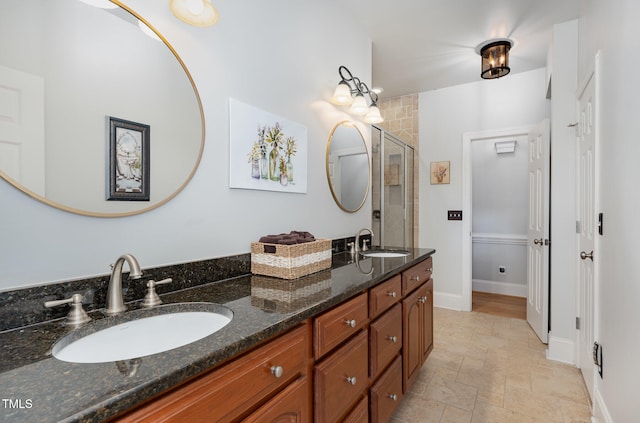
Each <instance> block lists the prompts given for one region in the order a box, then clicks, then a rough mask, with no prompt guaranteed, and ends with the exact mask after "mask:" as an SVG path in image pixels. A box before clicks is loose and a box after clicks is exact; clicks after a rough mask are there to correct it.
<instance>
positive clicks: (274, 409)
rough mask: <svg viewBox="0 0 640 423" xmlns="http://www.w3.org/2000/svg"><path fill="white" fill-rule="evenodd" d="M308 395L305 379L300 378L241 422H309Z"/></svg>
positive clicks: (307, 385)
mask: <svg viewBox="0 0 640 423" xmlns="http://www.w3.org/2000/svg"><path fill="white" fill-rule="evenodd" d="M309 393H310V392H309V383H308V381H307V378H306V377H302V378H300V379H298V380H296V381H295V382H293V383H292V384H291V385H289V386H287V387H286V388H285V389H284V390H283V391H282V392H280V393H279V394H278V395H276V396H275V397H274V398H273V399H271V400H269V402H267V403H266V404H265V405H263V406H262V407H260V409H258V411H256V412H254V413H252V414H251V415H250V416H249V417H247V418H246V419H243V420H242V421H243V423H266V422H287V423H307V422H310V421H311V420H310V419H311V416H310V415H309Z"/></svg>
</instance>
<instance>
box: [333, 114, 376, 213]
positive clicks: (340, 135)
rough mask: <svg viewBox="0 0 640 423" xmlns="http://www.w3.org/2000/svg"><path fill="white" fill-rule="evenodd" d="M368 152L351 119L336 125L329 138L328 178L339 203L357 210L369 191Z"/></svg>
mask: <svg viewBox="0 0 640 423" xmlns="http://www.w3.org/2000/svg"><path fill="white" fill-rule="evenodd" d="M369 174H370V167H369V153H368V152H367V146H366V144H365V142H364V137H363V136H362V133H361V132H360V130H359V129H358V128H357V127H356V126H355V125H354V124H353V123H351V122H349V121H342V122H340V123H338V124H337V125H336V126H334V127H333V129H332V130H331V135H330V136H329V141H328V142H327V180H328V181H329V188H331V194H332V195H333V199H334V200H335V201H336V204H338V206H339V207H340V208H341V209H342V210H344V211H346V212H348V213H354V212H356V211H358V210H360V208H362V206H363V205H364V202H365V200H366V199H367V194H368V193H369Z"/></svg>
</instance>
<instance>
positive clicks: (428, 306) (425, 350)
mask: <svg viewBox="0 0 640 423" xmlns="http://www.w3.org/2000/svg"><path fill="white" fill-rule="evenodd" d="M424 289H425V301H424V302H423V303H422V308H423V315H422V363H424V362H425V360H426V359H427V357H428V356H429V354H430V353H431V350H433V279H429V281H428V282H427V283H426V284H425V286H424Z"/></svg>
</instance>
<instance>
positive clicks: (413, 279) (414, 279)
mask: <svg viewBox="0 0 640 423" xmlns="http://www.w3.org/2000/svg"><path fill="white" fill-rule="evenodd" d="M411 280H412V281H416V282H420V276H414V277H412V278H411Z"/></svg>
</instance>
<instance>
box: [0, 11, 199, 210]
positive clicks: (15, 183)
mask: <svg viewBox="0 0 640 423" xmlns="http://www.w3.org/2000/svg"><path fill="white" fill-rule="evenodd" d="M109 1H111V3H114V4H115V5H117V6H119V7H120V8H122V9H123V10H125V11H126V12H128V13H130V14H131V15H132V16H133V17H135V18H136V19H138V20H139V21H141V22H142V23H144V24H145V25H147V27H148V28H149V29H151V30H152V31H153V32H154V33H155V35H156V36H157V37H158V38H159V39H160V41H161V42H162V43H163V44H164V46H165V47H167V48H168V49H169V51H170V52H171V54H172V55H173V56H174V57H175V59H176V60H177V61H178V63H179V65H180V67H181V68H182V70H183V71H184V74H185V76H186V77H187V79H188V81H189V84H190V85H191V88H192V89H193V94H194V97H195V100H196V102H197V109H198V110H199V114H200V122H201V128H200V132H201V138H200V142H199V151H198V153H197V157H196V159H195V162H194V164H193V168H192V169H191V171H190V172H189V173H188V175H187V176H186V179H185V180H184V182H182V184H180V185H179V186H178V187H177V188H176V189H175V191H174V192H172V193H171V194H169V195H168V196H167V197H165V198H164V199H162V200H159V201H157V202H155V203H153V204H152V205H149V206H148V207H142V208H140V209H137V210H130V211H124V212H102V211H89V210H82V209H79V208H75V207H70V206H67V205H65V204H62V203H59V202H56V201H53V200H51V199H48V198H46V197H44V196H42V195H39V194H37V193H35V192H33V191H31V190H30V189H28V188H26V187H25V186H23V185H22V184H21V183H19V182H18V181H16V180H14V179H13V178H11V177H9V176H8V175H6V174H5V173H3V172H2V171H0V179H3V180H5V181H6V182H8V183H9V184H10V185H12V186H13V187H15V188H16V189H18V190H19V191H21V192H23V193H24V194H26V195H28V196H29V197H31V198H33V199H35V200H38V201H40V202H42V203H44V204H46V205H48V206H51V207H54V208H57V209H60V210H63V211H66V212H70V213H74V214H78V215H83V216H90V217H105V218H109V217H125V216H134V215H137V214H142V213H146V212H148V211H151V210H154V209H156V208H158V207H160V206H162V205H164V204H166V203H168V202H169V201H171V200H172V199H174V198H175V197H176V196H177V195H178V194H179V193H180V192H181V191H182V190H183V189H184V188H185V187H186V186H187V184H188V183H189V182H190V181H191V180H192V178H193V176H194V175H195V173H196V171H197V169H198V166H199V165H200V161H201V159H202V154H203V151H204V142H205V120H204V111H203V108H202V101H201V99H200V94H199V93H198V89H197V87H196V85H195V82H194V81H193V78H192V76H191V74H190V73H189V70H188V69H187V67H186V65H185V63H184V62H183V61H182V59H181V58H180V56H179V55H178V53H177V52H176V50H175V49H174V48H173V46H171V44H169V42H168V41H167V39H166V38H165V37H164V36H163V35H162V34H160V32H158V30H157V29H156V28H155V27H153V26H152V25H151V24H150V23H149V22H148V21H147V20H146V19H144V18H143V17H141V16H139V15H138V14H137V13H136V12H135V11H134V10H133V9H131V8H130V7H128V6H126V5H124V4H123V3H121V2H120V1H119V0H109ZM194 146H195V145H194Z"/></svg>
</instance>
